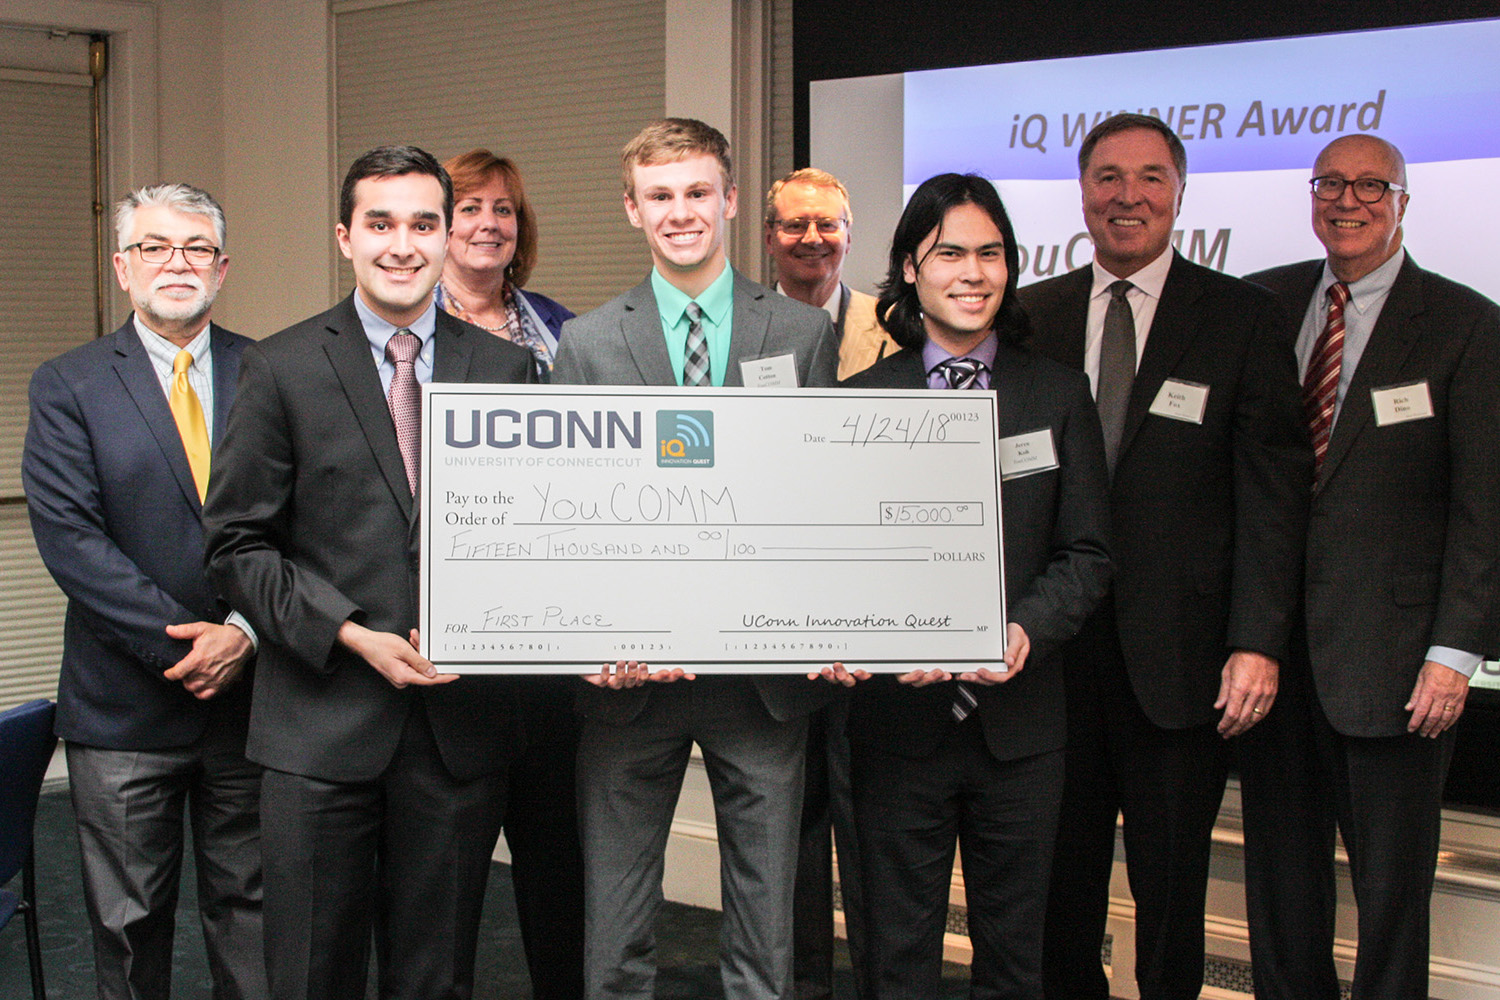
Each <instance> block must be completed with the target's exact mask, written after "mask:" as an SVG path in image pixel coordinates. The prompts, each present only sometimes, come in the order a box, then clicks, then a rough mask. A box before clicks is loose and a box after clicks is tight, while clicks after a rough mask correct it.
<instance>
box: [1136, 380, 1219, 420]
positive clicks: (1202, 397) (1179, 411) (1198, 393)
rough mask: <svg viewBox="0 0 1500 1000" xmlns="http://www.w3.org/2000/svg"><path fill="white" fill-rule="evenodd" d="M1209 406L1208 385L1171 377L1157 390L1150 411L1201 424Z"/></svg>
mask: <svg viewBox="0 0 1500 1000" xmlns="http://www.w3.org/2000/svg"><path fill="white" fill-rule="evenodd" d="M1207 406H1208V386H1206V385H1201V384H1200V383H1197V382H1181V381H1178V380H1177V379H1175V378H1169V379H1167V380H1166V381H1165V382H1163V383H1162V384H1161V389H1159V390H1158V391H1157V393H1156V399H1154V400H1152V402H1151V410H1150V412H1152V413H1154V414H1156V415H1157V416H1158V417H1166V418H1167V419H1169V420H1184V421H1186V422H1188V423H1190V424H1201V423H1203V411H1204V409H1205V408H1206V407H1207Z"/></svg>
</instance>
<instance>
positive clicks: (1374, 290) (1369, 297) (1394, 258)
mask: <svg viewBox="0 0 1500 1000" xmlns="http://www.w3.org/2000/svg"><path fill="white" fill-rule="evenodd" d="M1405 262H1406V247H1399V248H1398V249H1397V250H1396V252H1395V253H1393V254H1391V259H1390V260H1388V261H1386V262H1385V263H1384V264H1381V265H1380V266H1379V267H1377V268H1376V269H1375V270H1373V271H1371V272H1370V273H1369V274H1367V275H1365V276H1364V277H1363V278H1360V279H1359V280H1358V281H1351V282H1350V283H1349V305H1351V306H1353V307H1354V309H1355V311H1356V312H1361V313H1362V312H1364V311H1365V310H1366V309H1369V308H1370V307H1371V306H1372V305H1374V304H1376V303H1377V302H1382V301H1384V300H1385V297H1386V296H1387V295H1389V294H1390V291H1391V286H1392V285H1394V284H1395V283H1396V275H1398V274H1400V273H1401V265H1402V264H1404V263H1405ZM1338 280H1339V279H1338V276H1337V275H1335V274H1334V273H1333V271H1332V270H1331V269H1330V268H1329V267H1328V262H1327V261H1324V263H1323V276H1322V278H1320V279H1319V281H1318V290H1317V294H1316V296H1315V297H1314V299H1313V301H1314V302H1322V301H1323V300H1324V298H1325V297H1326V296H1327V295H1328V289H1329V288H1331V287H1333V285H1334V284H1335V283H1336V282H1337V281H1338Z"/></svg>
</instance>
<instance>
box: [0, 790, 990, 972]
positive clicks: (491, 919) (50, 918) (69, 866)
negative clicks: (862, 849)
mask: <svg viewBox="0 0 1500 1000" xmlns="http://www.w3.org/2000/svg"><path fill="white" fill-rule="evenodd" d="M36 830H37V892H38V900H37V910H38V911H39V912H40V914H41V918H42V924H41V929H42V961H43V965H44V966H45V967H46V974H47V996H48V998H49V1000H93V998H94V996H95V992H94V958H93V950H92V947H91V945H90V942H89V929H88V920H87V918H86V917H85V916H84V913H83V893H82V889H81V887H80V877H79V871H78V841H77V838H76V837H75V835H74V832H73V811H72V808H71V806H70V805H69V802H68V795H67V791H66V789H61V788H52V789H48V790H47V791H46V792H44V793H43V794H42V801H41V806H40V808H39V810H38V813H37V826H36ZM183 868H184V872H183V874H184V879H183V882H182V886H183V893H182V894H181V896H180V898H179V902H178V907H177V948H176V959H175V963H174V970H175V976H174V981H173V985H172V996H173V998H174V1000H208V998H209V996H210V982H209V978H208V968H207V962H206V961H205V959H204V957H203V935H202V933H201V932H200V930H199V928H198V920H197V913H196V909H197V907H196V904H195V902H194V898H195V897H194V888H193V886H194V885H195V882H194V880H193V873H192V868H193V862H192V856H191V852H189V853H188V856H187V857H186V858H185V859H184V862H183ZM19 883H20V880H19V878H18V879H17V885H16V888H19ZM718 934H719V914H718V913H717V912H715V911H713V910H702V909H698V908H696V907H691V906H680V905H677V904H673V903H668V904H667V905H666V907H665V909H664V911H663V913H662V917H661V921H660V923H659V924H658V927H657V941H658V948H659V952H658V957H659V961H660V973H659V975H658V977H657V997H658V998H660V1000H717V998H720V997H722V996H723V995H724V991H723V988H722V986H721V985H720V982H719V970H718ZM838 964H839V969H838V970H837V971H836V973H835V983H834V996H835V998H836V1000H845V998H850V997H852V996H853V987H852V985H851V981H850V978H849V971H848V970H849V959H848V953H847V951H845V949H844V947H843V944H842V942H840V944H839V950H838ZM967 971H968V970H967V969H964V968H962V967H959V966H949V967H946V968H945V971H944V985H945V986H949V987H950V989H948V990H947V991H945V993H944V995H943V996H941V997H934V998H933V1000H949V998H952V1000H957V998H959V997H963V996H965V995H966V994H967V992H968V976H967ZM373 979H374V977H373V975H372V976H371V980H372V982H373ZM475 984H476V985H475V992H474V997H475V1000H528V998H529V997H530V996H531V988H530V984H529V981H528V979H527V976H526V967H525V962H524V961H523V958H522V953H521V936H520V931H519V930H518V929H517V927H516V914H515V902H514V899H513V897H512V894H511V888H510V871H509V869H508V868H507V867H506V866H505V865H499V864H497V865H495V867H494V870H493V872H492V873H491V876H490V882H489V891H488V893H487V894H486V896H485V903H484V924H483V926H482V927H481V928H480V932H479V962H478V967H477V969H476V970H475ZM373 995H374V994H373V993H371V996H373ZM30 996H31V986H30V979H29V974H28V972H27V963H26V941H25V934H24V933H23V928H22V925H21V918H20V917H17V918H15V919H13V920H12V921H11V922H10V924H9V925H8V926H7V927H6V928H5V929H4V930H3V931H0V998H5V1000H23V998H27V997H30Z"/></svg>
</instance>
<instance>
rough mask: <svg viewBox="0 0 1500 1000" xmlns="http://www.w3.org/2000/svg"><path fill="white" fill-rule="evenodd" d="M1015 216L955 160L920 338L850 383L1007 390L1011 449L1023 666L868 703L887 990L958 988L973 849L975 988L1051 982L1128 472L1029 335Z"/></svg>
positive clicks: (860, 815)
mask: <svg viewBox="0 0 1500 1000" xmlns="http://www.w3.org/2000/svg"><path fill="white" fill-rule="evenodd" d="M1019 271H1020V268H1019V266H1018V255H1017V247H1016V241H1015V234H1014V232H1013V231H1012V229H1011V225H1010V219H1009V217H1008V216H1007V215H1006V213H1005V208H1004V206H1003V205H1002V204H1001V202H1000V196H999V195H998V194H997V193H996V192H995V188H994V185H993V184H991V183H990V182H989V181H987V180H985V179H983V178H981V177H976V176H973V175H969V176H963V175H960V174H940V175H939V176H937V177H933V178H930V179H929V180H927V181H925V182H924V183H923V184H922V185H921V186H919V187H918V188H917V190H916V191H915V192H913V194H912V196H911V199H910V200H909V201H908V202H907V206H906V210H905V211H904V212H903V214H902V216H901V221H900V222H899V223H898V224H897V226H896V234H895V236H894V238H893V239H892V241H891V257H890V270H889V271H888V273H887V275H886V280H885V284H884V285H883V286H882V294H881V298H880V306H879V312H880V314H881V315H882V316H885V317H886V319H885V323H886V325H887V327H888V328H889V329H890V331H891V332H892V334H893V335H894V336H895V339H896V341H897V343H899V344H900V345H901V346H902V350H901V351H899V352H898V353H896V354H893V355H891V356H889V357H887V358H885V359H883V360H881V361H878V362H876V363H875V365H874V366H873V367H871V368H869V369H868V370H866V371H864V372H861V373H860V374H858V375H855V376H854V377H853V378H851V379H849V380H847V381H846V382H844V383H843V384H845V385H848V386H852V387H859V388H899V389H922V388H929V387H931V388H971V389H979V390H988V391H992V392H994V393H995V395H996V404H997V412H998V420H999V433H1000V453H1001V456H1002V459H1001V469H1002V475H1003V474H1004V470H1005V463H1006V458H1005V456H1006V455H1007V453H1008V452H1010V453H1015V452H1017V451H1018V450H1019V449H1022V448H1025V449H1027V450H1029V451H1030V452H1031V453H1033V454H1036V455H1038V456H1040V461H1039V462H1038V463H1037V464H1036V465H1035V466H1034V467H1033V468H1031V469H1029V470H1028V471H1027V472H1026V473H1024V474H1014V475H1011V476H1010V477H1008V478H1006V480H1005V482H1004V483H1003V485H1002V488H1001V493H1000V504H1001V510H1002V524H1003V526H1004V529H1005V530H1004V538H1005V595H1006V598H1007V601H1008V605H1009V606H1008V608H1007V609H1006V629H1007V644H1006V651H1005V661H1006V665H1007V669H1006V670H1005V671H1004V672H1000V673H995V672H992V671H989V670H980V671H978V672H977V673H973V674H961V675H959V676H958V677H957V678H954V677H953V676H951V675H950V674H949V672H948V671H946V670H943V669H942V668H935V669H932V670H928V671H921V670H919V671H915V672H913V673H910V674H907V675H905V676H903V677H901V678H899V682H898V678H896V677H894V676H890V675H886V676H881V677H877V678H872V679H866V680H864V681H863V682H862V683H860V684H859V685H858V686H857V687H856V688H855V690H854V693H853V703H852V706H851V710H850V717H849V737H850V741H851V744H852V748H853V753H852V760H853V767H852V772H853V790H854V806H855V816H856V826H857V829H858V833H859V847H860V862H861V869H862V874H863V879H862V883H863V886H864V891H865V901H866V902H865V906H866V915H867V916H868V917H869V935H870V938H869V948H868V950H867V954H868V961H869V965H870V968H869V972H870V976H871V980H872V985H873V993H874V995H875V996H877V997H882V998H885V997H890V998H893V1000H894V998H902V1000H908V998H909V1000H916V998H924V997H933V996H937V995H939V994H940V993H941V992H942V983H941V978H942V955H943V933H944V931H945V930H946V929H947V920H946V917H947V912H948V894H949V889H950V886H951V881H952V872H953V856H954V847H955V844H957V845H959V846H961V848H962V851H963V867H964V890H965V894H966V898H967V901H968V931H969V940H970V941H971V942H973V945H974V962H973V969H972V979H973V984H972V986H973V989H972V992H973V995H974V996H986V997H1002V996H1003V997H1016V998H1022V997H1029V998H1040V997H1041V995H1042V976H1041V948H1042V920H1043V915H1044V913H1045V909H1046V902H1047V876H1048V873H1049V871H1050V869H1051V861H1052V850H1053V842H1054V839H1055V837H1056V834H1057V815H1058V808H1059V804H1060V803H1061V801H1062V787H1063V743H1064V741H1065V738H1066V732H1067V726H1066V719H1065V713H1064V707H1063V678H1062V671H1061V665H1060V664H1059V663H1057V662H1056V661H1055V657H1054V654H1055V653H1056V651H1057V650H1058V648H1059V647H1060V646H1062V645H1063V643H1065V642H1066V641H1067V640H1068V639H1070V638H1072V636H1073V635H1075V634H1076V633H1077V631H1078V628H1079V627H1080V626H1081V625H1082V623H1083V621H1084V619H1085V618H1086V617H1087V616H1088V615H1089V613H1090V612H1091V611H1093V609H1094V606H1095V605H1096V604H1097V603H1098V601H1099V599H1100V598H1101V597H1103V595H1104V591H1105V589H1106V587H1107V585H1108V580H1109V554H1108V551H1107V548H1106V541H1105V537H1106V535H1107V533H1108V499H1107V492H1108V476H1107V474H1106V472H1105V466H1104V448H1103V442H1102V439H1101V437H1100V433H1099V418H1098V415H1097V414H1096V413H1095V411H1094V406H1093V401H1092V400H1091V399H1090V398H1089V389H1088V380H1087V379H1086V378H1085V377H1084V376H1083V375H1082V374H1081V373H1079V372H1076V371H1071V370H1069V369H1067V368H1064V367H1063V366H1061V365H1059V364H1057V363H1056V362H1054V361H1050V360H1048V359H1046V358H1041V357H1037V356H1035V355H1033V354H1030V353H1028V352H1026V351H1023V350H1022V349H1021V348H1020V347H1019V342H1020V340H1021V339H1022V337H1023V336H1024V334H1025V330H1026V316H1025V313H1024V312H1023V311H1022V310H1021V309H1020V308H1019V306H1018V305H1017V304H1016V296H1015V291H1016V278H1017V275H1018V273H1019Z"/></svg>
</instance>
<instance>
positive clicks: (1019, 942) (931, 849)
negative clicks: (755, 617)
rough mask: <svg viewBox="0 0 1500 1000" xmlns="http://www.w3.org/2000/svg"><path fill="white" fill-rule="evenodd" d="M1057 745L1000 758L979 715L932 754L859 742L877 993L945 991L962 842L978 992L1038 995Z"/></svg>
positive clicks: (859, 798)
mask: <svg viewBox="0 0 1500 1000" xmlns="http://www.w3.org/2000/svg"><path fill="white" fill-rule="evenodd" d="M1062 772H1063V753H1062V751H1053V752H1051V753H1043V754H1037V755H1035V756H1032V757H1023V758H1021V759H1020V760H1009V761H997V760H995V758H994V756H993V755H991V753H990V752H989V748H988V747H986V746H985V742H984V730H983V727H982V726H981V725H980V721H979V719H978V717H977V716H976V715H971V716H969V718H968V719H967V720H965V721H964V722H963V723H955V724H954V725H953V726H952V728H951V730H950V732H949V734H948V735H947V737H946V738H945V740H944V741H943V743H942V744H941V745H940V746H939V748H938V750H937V752H936V753H934V754H933V755H932V756H930V757H926V758H921V759H913V758H908V757H900V756H896V755H894V754H886V753H880V752H874V751H862V752H861V753H860V754H858V755H857V756H856V757H855V759H854V762H853V779H854V782H853V783H854V810H855V817H856V819H857V822H858V825H859V831H860V861H861V867H862V869H863V872H862V874H863V876H864V879H863V882H864V889H865V905H866V907H867V912H868V913H869V914H870V916H871V918H872V919H871V920H870V921H869V928H868V929H869V948H868V952H867V953H868V961H869V966H870V975H871V983H872V986H873V992H874V995H875V996H876V997H877V998H878V1000H930V998H931V997H935V996H940V995H941V994H942V993H943V986H942V969H943V932H944V931H945V930H946V929H947V917H948V892H949V887H950V885H951V884H952V879H953V856H954V847H955V845H956V846H958V847H959V848H960V849H961V850H962V852H963V871H964V892H965V896H966V898H967V901H968V917H969V940H970V941H971V942H972V943H973V946H974V961H973V965H972V967H971V971H970V989H969V996H970V997H971V998H973V1000H997V998H1002V997H1003V998H1007V1000H1039V998H1040V997H1041V996H1042V975H1041V973H1042V970H1041V944H1042V940H1041V938H1042V916H1043V912H1044V909H1045V905H1046V898H1047V872H1048V870H1049V868H1050V867H1051V861H1052V849H1053V842H1054V840H1055V838H1056V831H1057V815H1058V806H1059V804H1060V801H1061V797H1062V784H1063V773H1062Z"/></svg>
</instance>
